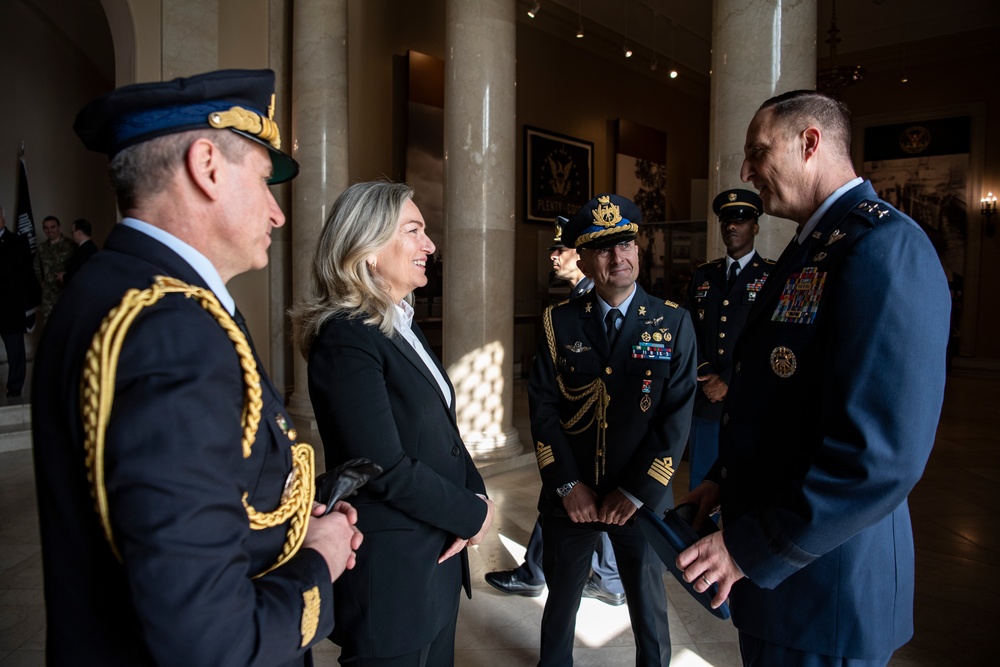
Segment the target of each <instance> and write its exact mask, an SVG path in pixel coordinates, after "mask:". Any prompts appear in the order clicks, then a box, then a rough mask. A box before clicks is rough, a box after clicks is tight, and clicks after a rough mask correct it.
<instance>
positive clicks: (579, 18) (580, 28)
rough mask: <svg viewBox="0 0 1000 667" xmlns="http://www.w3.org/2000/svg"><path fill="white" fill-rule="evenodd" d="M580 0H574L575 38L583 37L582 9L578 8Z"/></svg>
mask: <svg viewBox="0 0 1000 667" xmlns="http://www.w3.org/2000/svg"><path fill="white" fill-rule="evenodd" d="M580 4H581V3H580V0H576V38H577V39H583V11H582V10H581V9H580Z"/></svg>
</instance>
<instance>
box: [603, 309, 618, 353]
mask: <svg viewBox="0 0 1000 667" xmlns="http://www.w3.org/2000/svg"><path fill="white" fill-rule="evenodd" d="M621 316H622V312H621V311H620V310H618V309H617V308H612V309H611V310H609V311H608V314H607V315H605V316H604V327H605V331H607V332H608V342H609V343H611V344H612V345H614V344H615V338H617V337H618V327H617V326H616V325H617V323H618V320H619V319H620V318H621Z"/></svg>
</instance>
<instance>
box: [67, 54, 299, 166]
mask: <svg viewBox="0 0 1000 667" xmlns="http://www.w3.org/2000/svg"><path fill="white" fill-rule="evenodd" d="M208 128H215V129H228V130H232V131H233V132H236V133H237V134H239V135H241V136H243V137H246V138H247V139H249V140H250V141H253V142H255V143H258V144H260V145H261V146H263V147H264V148H266V149H267V150H268V153H270V155H271V164H272V166H273V167H274V173H273V175H272V176H271V178H270V180H269V182H270V183H282V182H284V181H287V180H289V179H292V178H295V176H296V175H297V174H298V173H299V164H298V163H297V162H296V161H295V160H293V159H292V158H291V156H289V155H287V154H285V153H283V152H281V150H280V148H281V137H280V135H279V132H278V125H277V123H275V122H274V72H272V71H271V70H269V69H261V70H236V69H231V70H218V71H215V72H207V73H205V74H198V75H197V76H192V77H188V78H178V79H174V80H173V81H154V82H151V83H138V84H135V85H132V86H123V87H122V88H118V89H116V90H113V91H111V92H110V93H108V94H106V95H103V96H101V97H99V98H97V99H96V100H94V101H92V102H90V103H89V104H88V105H87V106H85V107H84V108H83V109H81V110H80V113H79V114H77V116H76V122H75V123H74V124H73V129H74V130H75V131H76V133H77V135H79V137H80V138H81V139H82V140H83V143H84V145H85V146H86V147H87V148H89V149H90V150H92V151H97V152H99V153H105V154H106V155H108V156H109V157H114V156H115V155H117V154H118V153H119V152H120V151H122V150H124V149H126V148H128V147H129V146H134V145H135V144H138V143H141V142H143V141H148V140H150V139H155V138H157V137H162V136H165V135H168V134H174V133H176V132H186V131H188V130H198V129H208Z"/></svg>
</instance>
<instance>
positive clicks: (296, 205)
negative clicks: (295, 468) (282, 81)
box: [285, 0, 348, 430]
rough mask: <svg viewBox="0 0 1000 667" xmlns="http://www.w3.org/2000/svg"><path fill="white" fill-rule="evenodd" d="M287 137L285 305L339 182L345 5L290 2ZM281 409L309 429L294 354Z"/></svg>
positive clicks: (297, 287)
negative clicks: (291, 167)
mask: <svg viewBox="0 0 1000 667" xmlns="http://www.w3.org/2000/svg"><path fill="white" fill-rule="evenodd" d="M292 14H293V15H292V136H291V142H290V144H289V145H288V146H286V147H285V148H288V149H291V152H292V156H293V157H294V158H295V159H296V160H298V162H299V165H301V171H300V172H299V176H298V178H296V179H295V180H294V181H292V211H291V215H290V216H289V224H290V225H291V238H292V299H293V301H297V300H298V299H300V298H303V297H305V296H306V294H308V292H309V289H310V284H311V280H312V277H311V271H312V261H313V255H314V253H315V248H316V243H317V240H318V239H319V234H320V231H321V230H322V229H323V223H324V222H325V221H326V218H327V216H328V215H329V213H330V208H331V207H332V205H333V202H334V200H335V199H336V198H337V195H339V194H340V193H341V192H343V191H344V190H345V189H346V188H347V185H348V176H347V0H294V4H293V6H292ZM294 358H295V361H294V378H295V381H294V386H293V389H292V394H291V396H290V397H289V400H288V409H289V412H291V414H292V416H293V418H294V419H295V421H296V423H298V425H299V426H300V428H309V429H312V430H315V429H316V424H315V417H314V415H313V411H312V405H311V404H310V402H309V385H308V375H307V371H306V362H305V360H304V359H303V358H302V355H301V354H299V353H298V351H296V354H295V356H294Z"/></svg>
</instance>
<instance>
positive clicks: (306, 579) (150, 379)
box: [32, 225, 333, 667]
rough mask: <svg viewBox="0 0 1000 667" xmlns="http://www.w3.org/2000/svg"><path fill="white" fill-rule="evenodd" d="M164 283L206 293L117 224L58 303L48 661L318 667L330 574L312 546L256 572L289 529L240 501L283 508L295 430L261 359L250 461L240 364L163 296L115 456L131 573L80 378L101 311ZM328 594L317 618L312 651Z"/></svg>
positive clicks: (45, 470) (121, 404)
mask: <svg viewBox="0 0 1000 667" xmlns="http://www.w3.org/2000/svg"><path fill="white" fill-rule="evenodd" d="M156 275H165V276H172V277H175V278H178V279H180V280H183V281H185V282H187V283H189V284H192V285H198V286H201V287H205V285H204V282H203V281H202V279H201V277H200V276H199V275H198V274H197V273H196V272H195V271H194V270H193V269H192V268H191V267H190V266H189V265H188V264H187V263H186V262H185V261H184V260H183V259H182V258H181V257H180V256H179V255H177V254H176V253H174V252H173V251H172V250H170V249H169V248H168V247H166V246H165V245H163V244H161V243H159V242H158V241H156V240H155V239H153V238H151V237H149V236H147V235H145V234H143V233H141V232H138V231H136V230H134V229H130V228H128V227H125V226H122V225H118V226H117V227H115V229H114V230H113V231H112V232H111V235H110V236H109V237H108V242H107V246H106V247H105V249H104V250H103V251H101V252H100V253H98V254H96V255H94V256H93V257H92V258H91V259H89V260H88V261H87V263H86V264H85V265H84V266H83V268H81V269H80V279H79V280H74V281H73V282H72V283H71V284H70V285H69V286H68V287H67V288H66V291H65V292H64V294H63V296H62V297H60V299H59V302H58V303H57V304H56V307H55V309H54V310H53V311H52V317H51V319H50V320H49V323H48V325H47V326H46V328H45V333H44V335H43V336H42V341H41V344H40V346H39V351H38V355H37V358H36V361H35V377H34V385H33V386H34V391H33V396H32V410H33V413H34V417H35V418H34V429H33V438H34V450H35V451H34V456H35V462H36V464H35V476H36V480H37V485H38V513H39V519H40V523H41V536H42V565H43V571H44V574H45V601H46V616H47V619H48V626H47V635H48V636H47V648H46V651H47V657H48V661H49V664H52V665H69V664H79V663H80V662H81V661H84V662H90V663H92V664H101V665H109V666H114V665H123V666H124V665H128V666H130V667H131V666H134V665H153V664H157V665H185V666H186V667H194V666H195V665H212V666H213V667H214V666H216V665H233V666H236V665H240V666H241V667H242V666H245V665H277V664H288V663H292V664H303V663H304V661H305V659H306V657H307V656H306V655H305V654H306V653H308V646H309V645H312V644H315V643H316V642H317V641H321V640H322V638H323V636H325V635H326V634H328V633H329V631H330V629H331V627H332V624H333V601H332V599H331V598H332V595H333V589H332V586H331V585H330V571H329V568H328V567H327V565H326V561H325V560H324V558H323V557H322V556H321V555H320V554H319V553H318V552H316V551H314V550H313V549H301V550H299V551H298V553H297V554H296V555H295V556H294V557H293V558H292V559H291V560H290V561H289V562H287V563H286V564H285V565H283V566H281V567H279V568H277V569H276V570H274V571H272V572H270V573H268V574H266V575H264V576H262V577H259V578H252V577H253V575H256V574H259V573H261V572H263V571H264V570H265V569H267V568H268V567H270V566H271V565H273V564H274V563H275V562H276V561H277V559H278V556H279V554H280V553H281V551H282V547H283V545H284V543H285V538H286V534H287V531H288V527H289V523H288V522H285V523H284V524H281V525H278V526H276V527H274V528H268V529H265V530H251V528H250V523H249V520H248V518H247V511H246V509H245V507H244V506H243V494H244V493H248V494H249V495H248V496H247V502H248V503H250V504H251V505H253V506H254V507H255V508H257V509H258V510H260V511H271V510H272V509H274V508H275V507H276V506H277V505H278V504H279V500H280V498H281V495H282V492H283V490H284V486H285V480H286V478H287V476H288V474H289V472H290V471H291V469H292V458H291V452H290V446H291V444H292V442H293V441H292V439H291V437H293V436H291V437H290V434H293V433H294V431H293V430H292V429H290V428H289V426H290V424H291V420H290V419H289V418H288V415H287V414H286V413H285V411H284V405H283V401H282V400H281V396H280V395H279V394H278V392H277V391H275V389H274V387H273V386H272V385H271V382H270V380H268V378H267V374H266V373H264V370H263V369H262V368H260V367H259V364H258V371H259V372H260V380H261V391H262V394H263V395H262V399H263V406H262V409H261V420H260V425H259V428H258V429H257V437H256V441H255V442H254V444H253V447H252V448H251V455H250V458H248V459H244V458H243V451H242V447H241V438H242V428H241V426H240V415H241V413H242V411H243V402H244V386H243V377H242V376H243V371H242V368H241V366H240V360H239V357H238V356H237V354H236V352H235V350H234V347H233V343H232V342H231V341H230V340H229V337H228V335H227V334H226V331H225V330H224V329H223V328H222V327H221V326H220V325H219V323H218V322H216V320H215V318H214V317H213V316H212V315H210V314H209V313H208V312H206V311H205V310H204V309H203V308H202V307H201V306H200V305H199V304H198V303H197V302H196V301H195V300H194V299H189V298H186V297H184V296H182V295H179V294H174V295H167V296H165V297H164V298H163V300H162V301H160V302H159V303H157V304H156V305H154V306H152V307H150V308H147V309H145V310H143V311H142V312H141V313H140V314H139V316H138V317H137V318H136V319H135V322H134V323H133V325H132V328H131V329H130V330H129V333H128V335H127V336H126V337H125V343H124V345H123V347H122V353H121V358H120V360H119V363H118V374H117V378H116V379H117V381H116V384H115V396H114V410H113V412H112V414H111V419H110V422H109V425H108V432H107V441H106V446H105V455H104V461H105V477H106V479H105V482H106V483H105V487H106V488H107V494H108V507H109V514H110V519H111V525H112V528H113V535H114V539H115V543H116V544H117V546H118V550H119V552H120V553H121V555H122V557H123V558H124V564H121V563H119V562H118V560H117V559H116V558H115V556H114V555H113V553H112V551H111V548H110V547H109V545H108V543H107V541H106V539H105V537H104V533H103V531H102V528H101V522H100V515H99V514H98V513H97V511H96V510H95V509H94V500H93V499H92V497H91V489H90V484H89V483H88V480H87V467H86V465H85V451H84V444H83V440H84V435H83V426H82V417H81V411H80V407H79V406H80V403H81V396H80V378H81V369H82V367H83V363H84V354H85V351H86V349H87V348H88V347H89V345H90V342H91V339H92V337H93V335H94V333H95V332H96V331H97V329H98V327H99V325H100V322H101V320H102V318H104V316H105V315H107V314H108V312H109V311H110V310H111V309H112V308H114V307H116V306H118V304H119V303H120V302H121V299H122V296H123V295H124V294H125V293H126V291H128V290H130V289H145V288H146V287H149V286H150V284H151V282H152V277H153V276H156ZM250 344H251V346H252V345H253V343H252V342H251V343H250ZM313 589H315V591H316V592H317V593H318V595H319V602H320V607H319V609H318V610H317V611H318V612H319V618H318V623H317V627H316V631H315V635H314V636H313V637H312V638H311V639H309V640H308V641H307V646H306V647H302V646H301V644H302V639H303V638H302V631H303V623H304V622H303V615H304V612H305V609H306V608H307V605H306V602H305V598H304V593H305V592H307V591H310V590H313Z"/></svg>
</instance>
